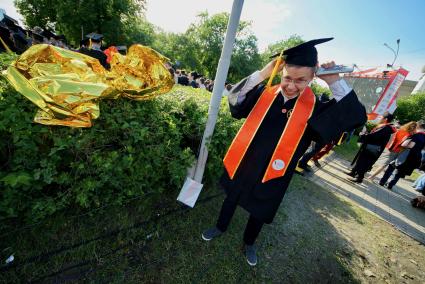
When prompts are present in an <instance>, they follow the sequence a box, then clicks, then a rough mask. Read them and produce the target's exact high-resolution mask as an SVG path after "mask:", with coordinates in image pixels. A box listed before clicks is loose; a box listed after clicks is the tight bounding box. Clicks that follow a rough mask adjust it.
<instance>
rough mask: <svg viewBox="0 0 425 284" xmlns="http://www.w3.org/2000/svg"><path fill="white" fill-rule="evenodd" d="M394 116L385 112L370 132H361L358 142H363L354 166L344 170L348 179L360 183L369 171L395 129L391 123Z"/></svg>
mask: <svg viewBox="0 0 425 284" xmlns="http://www.w3.org/2000/svg"><path fill="white" fill-rule="evenodd" d="M393 118H394V116H393V115H392V114H390V113H388V112H387V113H385V114H384V116H383V118H382V119H381V120H380V121H379V124H378V126H376V127H375V128H374V129H373V130H372V131H371V132H370V133H368V134H361V135H360V137H359V142H361V143H363V144H362V146H361V147H360V150H359V152H358V154H357V159H356V161H355V164H354V167H353V168H352V169H351V171H350V172H346V174H347V175H349V176H350V177H351V178H348V180H350V181H352V182H356V183H362V182H363V178H364V175H365V174H366V172H367V171H369V170H370V169H371V168H372V166H373V165H374V164H375V162H376V161H377V160H378V158H379V156H380V155H381V154H382V152H383V151H384V149H385V145H387V143H388V141H389V140H390V138H391V135H392V134H393V133H394V132H395V131H396V130H395V127H394V126H393V125H392V123H391V122H392V120H393Z"/></svg>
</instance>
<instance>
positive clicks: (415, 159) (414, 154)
mask: <svg viewBox="0 0 425 284" xmlns="http://www.w3.org/2000/svg"><path fill="white" fill-rule="evenodd" d="M410 139H411V141H412V142H415V146H413V148H412V149H410V150H409V155H408V156H407V158H406V161H405V162H404V163H403V164H401V165H400V166H398V167H397V170H398V173H399V175H400V176H401V177H405V176H410V175H411V174H412V172H413V170H414V169H418V168H419V167H420V166H421V159H422V152H421V151H422V149H424V147H425V134H424V133H415V134H413V135H412V136H410Z"/></svg>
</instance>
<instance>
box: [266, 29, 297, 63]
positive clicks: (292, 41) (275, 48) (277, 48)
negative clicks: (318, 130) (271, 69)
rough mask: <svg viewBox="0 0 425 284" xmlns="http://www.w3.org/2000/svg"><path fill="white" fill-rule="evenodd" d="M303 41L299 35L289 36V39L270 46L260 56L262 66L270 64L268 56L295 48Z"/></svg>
mask: <svg viewBox="0 0 425 284" xmlns="http://www.w3.org/2000/svg"><path fill="white" fill-rule="evenodd" d="M303 42H304V40H303V39H302V38H301V37H300V36H299V35H291V36H290V37H289V38H287V39H284V40H281V41H278V42H275V43H273V44H270V45H269V46H268V47H267V49H266V50H265V51H264V52H263V53H262V54H261V60H262V63H263V65H265V64H267V63H269V62H270V56H272V55H274V54H276V53H279V52H281V51H282V50H285V49H288V48H291V47H294V46H297V45H299V44H301V43H303Z"/></svg>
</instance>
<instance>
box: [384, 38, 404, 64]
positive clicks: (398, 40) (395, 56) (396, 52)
mask: <svg viewBox="0 0 425 284" xmlns="http://www.w3.org/2000/svg"><path fill="white" fill-rule="evenodd" d="M384 46H385V47H387V48H388V49H390V50H391V51H392V52H393V53H394V60H393V63H391V64H387V68H389V67H391V68H394V63H395V61H396V59H397V56H398V50H399V49H400V39H397V51H395V50H394V49H393V48H391V47H390V46H389V45H388V44H387V43H384Z"/></svg>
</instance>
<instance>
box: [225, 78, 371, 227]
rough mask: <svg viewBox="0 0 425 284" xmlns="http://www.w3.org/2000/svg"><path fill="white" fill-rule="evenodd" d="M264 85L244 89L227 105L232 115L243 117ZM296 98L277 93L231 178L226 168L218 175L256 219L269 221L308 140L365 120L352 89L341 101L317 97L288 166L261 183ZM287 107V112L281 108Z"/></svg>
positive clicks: (230, 194) (325, 140)
mask: <svg viewBox="0 0 425 284" xmlns="http://www.w3.org/2000/svg"><path fill="white" fill-rule="evenodd" d="M263 90H264V86H263V85H258V86H256V87H255V88H254V89H252V90H251V91H250V92H248V93H247V95H246V98H245V100H244V101H243V102H242V103H241V104H239V105H236V106H232V105H230V111H231V113H232V116H233V117H235V118H238V119H240V118H246V117H247V116H248V114H249V113H250V111H251V110H252V108H253V107H254V105H255V103H256V102H257V100H258V98H259V97H260V95H261V93H262V92H263ZM297 99H298V98H294V99H291V100H288V101H287V102H286V103H285V102H284V98H283V96H282V95H281V94H280V95H278V96H277V97H276V99H275V100H274V102H273V104H272V105H271V107H270V109H269V111H268V112H267V114H266V116H265V118H264V120H263V122H262V123H261V125H260V127H259V129H258V131H257V133H256V135H255V136H254V138H253V141H252V142H251V144H250V146H249V148H248V150H247V152H246V153H245V156H244V158H243V159H242V161H241V163H240V165H239V168H238V170H237V171H236V173H235V176H234V178H233V180H231V179H230V178H229V175H228V174H227V171H226V170H224V173H223V175H222V177H221V179H220V184H221V185H222V187H223V188H224V190H225V192H226V194H227V197H228V198H229V199H230V200H231V201H233V202H236V203H237V204H239V205H240V206H241V207H243V208H244V209H245V210H247V211H248V212H249V213H250V214H252V215H253V216H254V217H256V218H257V219H259V220H261V221H263V222H265V223H271V222H272V221H273V218H274V216H275V214H276V212H277V210H278V208H279V205H280V203H281V201H282V199H283V196H284V195H285V192H286V189H287V187H288V185H289V182H290V181H291V178H292V175H293V173H294V170H295V167H296V164H297V161H298V160H299V159H300V158H301V156H302V155H303V154H304V152H305V151H306V150H307V148H308V146H309V145H310V143H311V141H313V140H314V141H318V142H321V143H329V142H330V141H332V140H334V139H337V138H338V137H339V136H340V135H341V133H342V132H344V131H350V130H352V129H354V128H356V127H358V126H361V125H363V124H364V123H365V122H366V119H367V117H366V110H365V108H364V106H363V105H362V104H361V103H360V102H359V101H358V99H357V96H356V94H355V93H354V91H351V92H350V93H349V94H348V95H347V96H346V97H344V98H343V99H342V100H341V101H339V102H338V103H336V101H335V100H331V101H330V102H327V103H323V102H320V101H319V100H316V104H315V106H314V111H313V114H312V116H311V118H310V120H309V121H308V126H307V129H306V131H305V132H304V135H303V136H302V138H301V140H300V143H299V144H298V147H297V149H296V150H295V153H294V155H293V157H292V160H291V162H290V163H289V165H288V166H287V167H288V168H287V170H286V173H285V175H284V176H282V177H280V178H276V179H272V180H269V181H267V182H265V183H262V182H261V180H262V178H263V176H264V173H265V171H266V168H267V166H268V164H269V162H270V159H271V157H272V155H273V152H274V150H275V148H276V145H277V143H278V140H279V138H280V136H281V135H282V133H283V130H284V128H285V126H286V123H287V121H288V116H287V113H288V110H291V109H293V107H294V106H295V102H296V100H297ZM284 108H285V109H286V110H287V111H286V113H283V112H282V109H284Z"/></svg>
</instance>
